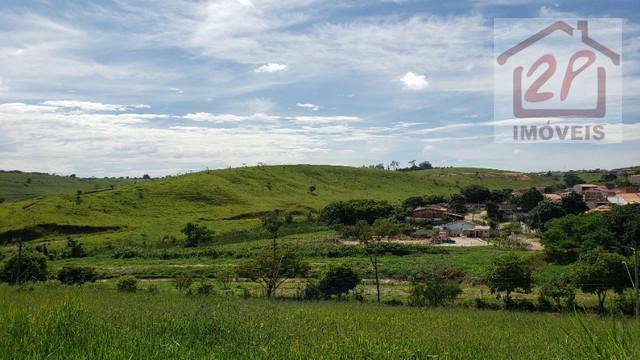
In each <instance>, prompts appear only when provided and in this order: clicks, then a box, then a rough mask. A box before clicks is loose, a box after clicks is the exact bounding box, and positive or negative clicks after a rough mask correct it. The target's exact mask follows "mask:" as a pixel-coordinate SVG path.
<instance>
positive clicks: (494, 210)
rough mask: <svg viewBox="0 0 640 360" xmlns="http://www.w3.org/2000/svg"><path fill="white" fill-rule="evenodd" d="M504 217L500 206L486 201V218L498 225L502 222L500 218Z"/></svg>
mask: <svg viewBox="0 0 640 360" xmlns="http://www.w3.org/2000/svg"><path fill="white" fill-rule="evenodd" d="M503 216H504V214H503V212H502V211H500V206H498V204H497V203H495V202H494V201H487V217H488V218H489V219H490V220H491V221H492V222H493V223H494V224H498V223H500V222H501V221H502V217H503Z"/></svg>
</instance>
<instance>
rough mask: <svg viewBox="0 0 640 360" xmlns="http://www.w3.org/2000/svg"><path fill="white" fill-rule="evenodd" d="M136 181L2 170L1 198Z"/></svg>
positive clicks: (20, 198)
mask: <svg viewBox="0 0 640 360" xmlns="http://www.w3.org/2000/svg"><path fill="white" fill-rule="evenodd" d="M134 181H136V179H125V178H104V179H97V178H88V179H87V178H77V177H71V176H59V175H51V174H44V173H37V172H22V171H0V199H4V200H5V201H15V200H24V199H30V198H35V197H39V196H51V195H65V194H75V193H76V192H77V191H78V190H81V191H83V192H88V191H96V190H100V189H108V188H111V187H112V186H114V187H115V186H117V185H121V184H126V183H131V182H134Z"/></svg>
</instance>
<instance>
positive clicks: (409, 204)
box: [401, 196, 426, 211]
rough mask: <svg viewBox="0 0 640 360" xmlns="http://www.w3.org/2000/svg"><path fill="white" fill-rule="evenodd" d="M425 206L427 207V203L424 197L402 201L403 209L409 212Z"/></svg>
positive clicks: (414, 197) (413, 197)
mask: <svg viewBox="0 0 640 360" xmlns="http://www.w3.org/2000/svg"><path fill="white" fill-rule="evenodd" d="M424 205H426V202H425V199H424V198H423V197H422V196H412V197H410V198H407V199H405V200H404V201H402V204H401V207H402V208H403V209H405V210H407V211H411V210H413V209H415V208H417V207H419V206H424Z"/></svg>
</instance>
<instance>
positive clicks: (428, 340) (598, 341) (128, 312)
mask: <svg viewBox="0 0 640 360" xmlns="http://www.w3.org/2000/svg"><path fill="white" fill-rule="evenodd" d="M0 292H2V294H3V295H4V296H2V297H1V298H0V327H2V329H3V330H2V331H1V332H0V345H1V346H0V358H3V359H44V358H50V359H86V358H102V359H104V358H109V359H143V358H146V359H149V358H153V359H195V358H198V359H200V358H202V359H205V358H206V359H233V358H253V359H274V358H278V359H320V358H323V359H400V358H401V359H426V358H444V359H471V358H473V359H525V358H526V359H543V358H544V359H551V358H553V359H578V358H580V359H603V358H606V359H610V358H617V359H631V358H633V356H634V354H638V353H639V352H640V343H639V342H638V341H637V339H638V336H640V332H639V329H638V327H634V326H633V325H632V324H631V323H630V321H629V320H616V321H614V320H611V319H599V318H596V317H592V316H581V317H580V318H575V317H573V316H568V315H565V316H564V317H561V316H560V315H556V314H532V313H518V312H495V311H480V310H467V309H449V308H446V309H445V308H436V309H423V310H421V309H415V308H404V307H389V306H377V305H367V304H364V305H359V304H354V303H339V302H318V303H314V302H305V303H303V302H279V301H266V300H259V299H253V300H229V299H228V298H226V297H217V296H210V297H197V296H196V297H184V295H177V294H159V295H149V294H145V293H138V294H121V293H116V292H114V291H111V290H107V289H102V288H100V287H97V288H94V289H73V288H63V289H55V288H54V289H49V288H45V287H38V288H37V289H35V290H31V291H22V292H19V291H16V290H14V289H9V288H6V287H5V288H0ZM583 325H584V326H585V328H583Z"/></svg>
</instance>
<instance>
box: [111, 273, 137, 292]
mask: <svg viewBox="0 0 640 360" xmlns="http://www.w3.org/2000/svg"><path fill="white" fill-rule="evenodd" d="M116 288H117V289H118V291H121V292H135V291H136V290H138V279H136V278H135V276H131V275H125V276H121V277H119V278H118V281H117V282H116Z"/></svg>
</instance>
